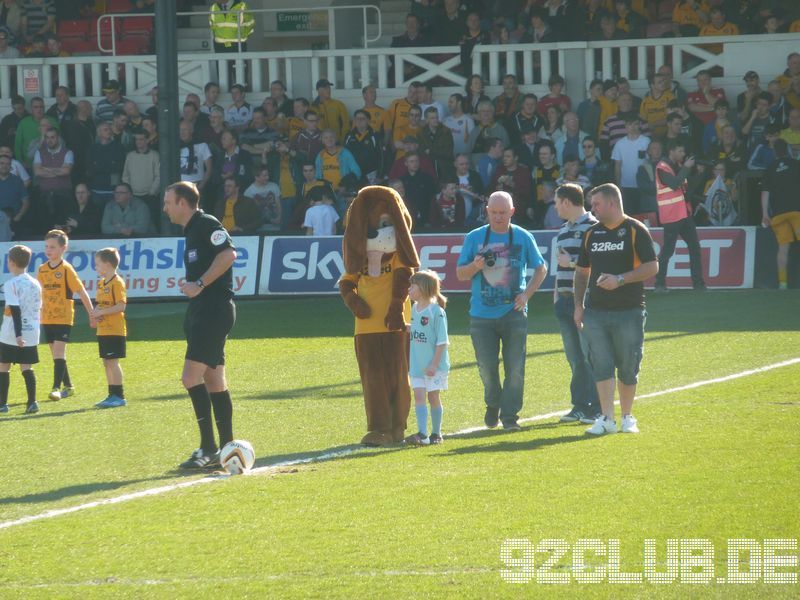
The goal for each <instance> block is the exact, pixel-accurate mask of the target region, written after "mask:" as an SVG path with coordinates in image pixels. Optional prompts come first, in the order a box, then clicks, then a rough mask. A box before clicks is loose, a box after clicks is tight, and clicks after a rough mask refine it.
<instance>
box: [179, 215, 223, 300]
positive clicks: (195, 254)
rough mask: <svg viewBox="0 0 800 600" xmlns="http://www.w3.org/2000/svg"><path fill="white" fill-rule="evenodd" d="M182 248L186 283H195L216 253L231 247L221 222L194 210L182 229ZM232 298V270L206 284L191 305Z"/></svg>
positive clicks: (212, 260) (206, 269)
mask: <svg viewBox="0 0 800 600" xmlns="http://www.w3.org/2000/svg"><path fill="white" fill-rule="evenodd" d="M183 233H184V235H185V236H186V248H184V251H183V262H184V263H185V264H186V281H197V280H198V279H199V278H200V277H202V276H203V273H205V272H206V271H208V269H209V267H210V266H211V263H212V262H214V259H215V258H216V257H217V254H219V253H220V252H222V251H223V250H227V249H228V248H233V242H232V241H231V236H230V235H228V232H227V231H225V228H224V227H223V226H222V223H220V222H219V221H217V219H215V218H214V217H212V216H211V215H207V214H206V213H204V212H203V211H202V210H198V211H197V212H196V213H194V215H192V218H191V219H189V222H188V223H187V224H186V226H185V227H184V228H183ZM232 297H233V267H231V268H229V269H228V270H227V271H225V272H224V273H223V274H222V275H221V276H220V277H219V278H217V279H216V280H215V281H213V282H212V283H209V284H207V285H206V287H205V288H204V289H203V291H202V292H200V294H198V295H197V296H195V297H194V298H192V302H195V301H197V302H200V301H214V300H230V299H231V298H232Z"/></svg>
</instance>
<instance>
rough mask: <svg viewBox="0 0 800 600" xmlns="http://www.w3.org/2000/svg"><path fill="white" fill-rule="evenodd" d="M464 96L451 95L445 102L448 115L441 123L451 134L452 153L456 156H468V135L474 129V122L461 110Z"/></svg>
mask: <svg viewBox="0 0 800 600" xmlns="http://www.w3.org/2000/svg"><path fill="white" fill-rule="evenodd" d="M463 100H464V96H462V95H461V94H453V95H452V96H450V98H449V99H448V100H447V109H448V110H449V111H450V115H449V116H448V117H446V118H445V119H444V121H443V124H444V126H445V127H447V128H448V129H449V130H450V131H451V132H452V134H453V153H454V154H455V155H456V156H458V155H459V154H469V134H470V132H471V131H472V130H473V129H475V121H474V120H473V118H472V117H471V116H469V115H465V114H464V111H463V110H462V109H461V107H462V102H463Z"/></svg>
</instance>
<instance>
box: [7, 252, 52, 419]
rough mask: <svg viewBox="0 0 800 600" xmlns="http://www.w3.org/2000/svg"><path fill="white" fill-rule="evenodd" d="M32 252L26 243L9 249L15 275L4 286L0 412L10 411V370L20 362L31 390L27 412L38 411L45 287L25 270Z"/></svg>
mask: <svg viewBox="0 0 800 600" xmlns="http://www.w3.org/2000/svg"><path fill="white" fill-rule="evenodd" d="M31 254H32V253H31V249H30V248H28V247H27V246H14V247H12V248H11V249H10V250H9V251H8V270H9V272H10V273H11V275H13V277H12V278H11V279H9V280H8V281H7V282H6V283H5V285H4V286H3V292H4V294H5V299H6V307H5V310H4V311H3V324H2V326H0V413H7V412H8V388H9V383H10V376H9V371H10V370H11V365H12V364H13V363H16V364H18V365H19V368H20V370H21V371H22V377H23V379H24V380H25V389H26V390H27V392H28V404H27V406H26V407H25V414H33V413H36V412H39V403H38V402H36V375H35V374H34V372H33V365H35V364H36V363H38V362H39V353H38V351H37V348H36V346H37V345H38V344H39V313H40V312H41V310H42V286H41V285H39V282H38V281H36V280H35V279H34V278H33V277H31V276H30V275H28V273H27V272H26V271H27V269H28V264H30V262H31Z"/></svg>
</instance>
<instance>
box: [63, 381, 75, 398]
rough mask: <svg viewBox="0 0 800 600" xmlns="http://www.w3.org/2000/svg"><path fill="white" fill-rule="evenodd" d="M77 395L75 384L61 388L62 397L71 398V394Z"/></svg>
mask: <svg viewBox="0 0 800 600" xmlns="http://www.w3.org/2000/svg"><path fill="white" fill-rule="evenodd" d="M74 395H75V388H74V387H73V386H71V385H70V386H65V387H63V388H61V399H62V400H63V399H64V398H69V397H70V396H74Z"/></svg>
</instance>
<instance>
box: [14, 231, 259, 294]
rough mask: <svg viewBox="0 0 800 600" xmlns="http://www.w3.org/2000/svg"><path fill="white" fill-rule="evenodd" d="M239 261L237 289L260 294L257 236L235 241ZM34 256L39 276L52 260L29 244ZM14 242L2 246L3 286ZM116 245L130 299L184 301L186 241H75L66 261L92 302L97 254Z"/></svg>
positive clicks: (235, 275) (33, 271) (31, 269)
mask: <svg viewBox="0 0 800 600" xmlns="http://www.w3.org/2000/svg"><path fill="white" fill-rule="evenodd" d="M233 243H234V244H235V246H236V262H235V263H234V264H233V289H234V291H235V292H236V294H238V295H241V296H252V295H254V294H255V293H256V275H257V273H258V244H259V239H258V236H242V237H238V236H237V237H234V238H233ZM24 244H25V245H26V246H28V247H29V248H30V249H31V250H33V257H32V258H31V264H30V266H29V268H28V270H29V272H30V273H31V274H32V275H33V276H34V277H35V276H36V272H37V271H38V270H39V266H40V265H42V264H43V263H45V262H46V261H47V258H46V257H45V255H44V242H43V241H42V242H24ZM14 245H15V242H3V243H0V250H2V252H3V270H2V273H0V284H3V283H5V282H6V281H7V280H8V279H9V278H10V273H9V271H8V249H9V248H11V247H12V246H14ZM109 246H113V247H114V248H116V249H117V250H119V254H120V265H119V269H118V272H119V274H120V275H121V276H122V278H123V279H124V280H125V285H126V287H127V292H128V297H129V298H169V297H179V296H181V295H182V294H181V293H180V287H179V286H180V283H181V282H182V281H183V279H184V274H185V273H186V267H185V265H184V262H183V252H184V249H185V241H184V239H183V238H177V237H176V238H150V239H148V238H132V239H125V240H121V239H113V240H109V239H103V240H70V242H69V250H68V251H67V253H66V255H65V258H66V259H67V261H68V262H69V263H70V264H72V266H73V267H75V270H76V271H77V273H78V277H80V278H81V280H82V281H83V285H84V286H86V291H87V292H89V296H91V297H92V298H93V297H94V295H95V287H96V286H95V284H96V282H97V273H96V272H95V270H94V253H95V252H97V251H98V250H100V249H101V248H107V247H109Z"/></svg>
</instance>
